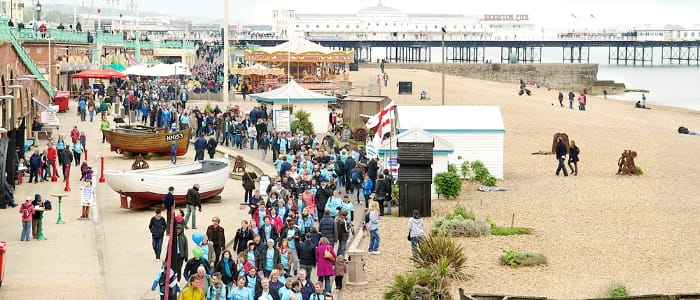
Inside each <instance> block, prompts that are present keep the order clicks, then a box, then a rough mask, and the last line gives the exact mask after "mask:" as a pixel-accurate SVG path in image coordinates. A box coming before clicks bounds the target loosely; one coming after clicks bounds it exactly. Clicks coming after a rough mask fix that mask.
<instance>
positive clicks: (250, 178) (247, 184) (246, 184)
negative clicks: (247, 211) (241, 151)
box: [241, 165, 258, 204]
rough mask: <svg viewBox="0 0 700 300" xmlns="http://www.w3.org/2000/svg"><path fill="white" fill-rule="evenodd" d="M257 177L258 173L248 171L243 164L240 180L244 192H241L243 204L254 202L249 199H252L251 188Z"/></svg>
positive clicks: (253, 186)
mask: <svg viewBox="0 0 700 300" xmlns="http://www.w3.org/2000/svg"><path fill="white" fill-rule="evenodd" d="M256 178H258V175H257V174H255V172H248V171H246V169H245V165H244V166H243V176H242V179H241V180H242V181H243V183H242V184H243V190H244V191H245V193H244V194H243V203H245V204H254V203H253V202H252V201H251V199H253V190H254V189H255V179H256Z"/></svg>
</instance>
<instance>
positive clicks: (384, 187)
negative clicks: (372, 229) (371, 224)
mask: <svg viewBox="0 0 700 300" xmlns="http://www.w3.org/2000/svg"><path fill="white" fill-rule="evenodd" d="M389 181H390V179H389V178H385V177H384V174H379V179H378V180H377V190H376V193H375V197H374V200H376V201H377V203H378V204H379V215H380V216H383V215H384V201H391V199H389V198H390V196H391V183H390V182H389Z"/></svg>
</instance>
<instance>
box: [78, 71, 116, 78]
mask: <svg viewBox="0 0 700 300" xmlns="http://www.w3.org/2000/svg"><path fill="white" fill-rule="evenodd" d="M73 78H98V79H111V78H126V75H124V74H122V73H119V72H117V71H115V70H112V69H105V70H98V69H92V70H85V71H82V72H80V73H78V74H75V75H73Z"/></svg>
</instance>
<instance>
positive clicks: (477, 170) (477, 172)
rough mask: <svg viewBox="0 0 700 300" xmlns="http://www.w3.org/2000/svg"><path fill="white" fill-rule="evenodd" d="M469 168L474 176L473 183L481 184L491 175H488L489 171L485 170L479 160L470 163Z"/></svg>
mask: <svg viewBox="0 0 700 300" xmlns="http://www.w3.org/2000/svg"><path fill="white" fill-rule="evenodd" d="M469 167H470V168H471V170H472V173H473V174H474V176H473V177H472V180H473V181H477V182H483V181H484V180H486V177H488V176H489V175H491V173H489V169H488V168H486V166H485V165H484V163H483V162H481V161H480V160H476V161H474V162H472V163H471V164H470V165H469Z"/></svg>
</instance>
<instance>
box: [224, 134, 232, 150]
mask: <svg viewBox="0 0 700 300" xmlns="http://www.w3.org/2000/svg"><path fill="white" fill-rule="evenodd" d="M229 140H231V134H230V133H228V132H224V142H223V144H224V146H226V147H228V142H229Z"/></svg>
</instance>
